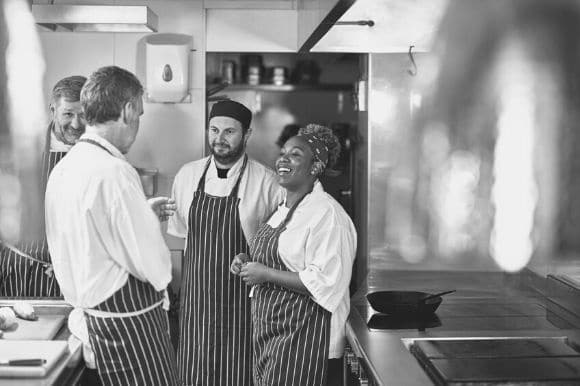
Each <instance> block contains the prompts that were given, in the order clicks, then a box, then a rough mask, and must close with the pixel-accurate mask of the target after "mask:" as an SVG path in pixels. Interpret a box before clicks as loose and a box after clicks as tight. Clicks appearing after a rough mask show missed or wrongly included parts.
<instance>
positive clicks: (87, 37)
mask: <svg viewBox="0 0 580 386" xmlns="http://www.w3.org/2000/svg"><path fill="white" fill-rule="evenodd" d="M38 3H41V1H38ZM56 3H58V1H57V2H56ZM69 3H70V2H69ZM76 3H82V2H81V1H77V2H76ZM91 3H92V4H107V3H109V4H110V3H111V2H105V1H94V0H93V1H91ZM131 3H135V4H141V5H148V6H149V7H150V8H151V9H152V10H153V11H154V12H155V13H156V14H157V15H158V16H159V32H170V33H181V34H187V35H191V36H193V48H194V49H195V50H196V51H194V52H192V55H191V73H190V93H191V96H192V101H191V103H184V104H159V103H145V106H144V110H145V113H144V115H143V116H142V117H141V128H140V131H139V135H138V136H137V140H136V141H135V144H134V145H133V147H132V149H131V151H130V152H129V154H128V159H129V161H130V162H131V163H132V164H133V165H135V166H139V167H146V168H157V169H159V172H160V175H159V186H158V193H159V194H168V193H169V191H170V189H171V184H172V182H173V177H174V176H175V173H176V172H177V170H178V169H179V167H180V166H181V165H183V164H184V163H186V162H189V161H191V160H194V159H198V158H200V157H201V156H202V155H203V141H204V129H205V84H204V83H205V49H204V42H205V20H204V19H205V16H204V15H205V12H204V9H203V4H202V1H201V0H199V1H195V0H187V1H162V0H158V1H142V0H140V1H134V2H130V1H124V2H123V5H130V4H131ZM145 36H147V34H141V33H73V32H41V33H40V37H41V42H42V45H43V49H44V56H45V60H46V68H47V70H46V76H45V81H44V88H45V94H46V95H47V96H48V95H49V94H50V90H51V88H52V86H53V85H54V83H55V82H56V81H58V80H59V79H61V78H63V77H65V76H69V75H73V74H79V75H85V76H87V75H89V74H90V73H91V72H92V71H94V70H96V69H97V68H98V67H100V66H105V65H117V66H120V67H123V68H126V69H127V70H129V71H132V72H135V73H136V74H137V76H138V77H139V78H140V79H141V81H142V82H143V83H144V80H145V79H144V76H143V73H144V63H143V62H142V60H141V58H142V57H144V55H143V53H142V49H143V42H142V39H143V38H144V37H145ZM168 244H169V246H170V248H172V249H177V248H182V244H181V243H179V242H177V241H176V240H174V239H169V238H168Z"/></svg>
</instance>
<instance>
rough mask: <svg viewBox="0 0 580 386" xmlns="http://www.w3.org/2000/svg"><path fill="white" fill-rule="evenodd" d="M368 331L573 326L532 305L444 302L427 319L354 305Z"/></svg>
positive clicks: (423, 316) (557, 327) (492, 329)
mask: <svg viewBox="0 0 580 386" xmlns="http://www.w3.org/2000/svg"><path fill="white" fill-rule="evenodd" d="M355 308H356V309H357V311H358V313H359V314H360V315H361V317H362V318H364V320H366V322H367V328H368V329H369V330H370V331H380V330H419V331H425V330H430V329H433V330H436V331H457V330H459V331H463V330H474V331H499V330H506V331H509V330H560V329H567V328H574V326H573V325H571V324H569V323H567V322H566V321H564V320H561V319H559V318H558V317H557V316H555V315H549V317H548V311H547V310H546V308H545V307H544V306H543V305H542V304H540V303H536V302H533V301H529V302H524V303H522V302H517V303H516V302H510V301H509V300H506V301H497V300H493V301H491V300H490V301H489V302H481V301H478V302H473V301H468V300H465V301H462V300H454V301H453V302H449V301H443V303H442V304H441V306H440V307H439V309H438V310H437V311H436V312H435V313H431V314H427V315H405V316H392V315H387V314H382V313H379V312H376V311H375V310H373V308H372V307H371V306H370V305H369V304H368V303H361V304H358V305H355Z"/></svg>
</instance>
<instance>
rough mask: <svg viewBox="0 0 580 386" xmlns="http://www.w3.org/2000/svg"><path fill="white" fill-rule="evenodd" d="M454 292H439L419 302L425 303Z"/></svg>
mask: <svg viewBox="0 0 580 386" xmlns="http://www.w3.org/2000/svg"><path fill="white" fill-rule="evenodd" d="M455 291H456V290H451V291H444V292H439V293H436V294H433V295H429V296H425V297H424V298H423V299H421V302H425V301H427V300H429V299H433V298H436V297H439V296H443V295H447V294H450V293H453V292H455Z"/></svg>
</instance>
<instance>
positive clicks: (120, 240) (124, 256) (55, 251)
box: [45, 133, 171, 308]
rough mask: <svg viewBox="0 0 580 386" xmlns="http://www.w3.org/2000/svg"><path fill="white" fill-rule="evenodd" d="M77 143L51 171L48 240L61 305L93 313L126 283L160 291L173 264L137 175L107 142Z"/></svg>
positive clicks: (47, 220)
mask: <svg viewBox="0 0 580 386" xmlns="http://www.w3.org/2000/svg"><path fill="white" fill-rule="evenodd" d="M81 138H88V139H91V140H94V141H97V142H98V143H99V144H101V145H102V146H103V147H105V148H106V149H107V150H109V152H111V154H112V155H111V154H109V153H108V152H106V151H105V150H104V149H102V148H100V147H98V146H96V145H94V144H90V143H86V142H79V143H77V144H76V145H75V146H73V147H72V149H71V150H70V151H69V153H68V154H67V155H66V156H65V157H64V158H63V159H62V160H61V161H60V162H59V163H58V164H57V165H56V166H55V168H54V169H53V171H52V173H51V175H50V178H49V180H48V184H47V188H46V207H45V214H46V235H47V241H48V247H49V251H50V255H51V257H52V263H53V266H54V273H55V275H56V279H57V280H58V283H59V285H60V288H61V290H62V293H63V295H64V298H65V300H66V301H67V302H69V303H70V304H72V305H73V306H75V307H80V308H91V307H94V306H96V305H97V304H99V303H101V302H103V301H104V300H106V299H107V298H109V297H110V296H111V295H113V293H115V292H116V291H117V290H119V289H120V288H121V287H122V286H123V285H125V283H126V281H127V278H128V275H129V274H132V275H133V276H135V277H136V278H137V279H139V280H142V281H145V282H149V283H151V284H152V285H153V287H155V289H156V290H158V291H161V290H164V289H165V288H166V287H167V285H168V283H169V281H170V280H171V258H170V253H169V249H168V248H167V246H166V245H165V240H164V238H163V235H162V232H161V227H160V223H159V219H158V218H157V216H156V215H155V213H154V212H153V210H152V209H151V207H150V205H149V203H148V202H147V199H146V197H145V194H144V193H143V188H142V186H141V182H140V179H139V175H138V174H137V172H136V170H135V168H133V166H131V165H130V164H129V163H128V162H127V160H126V159H125V157H124V156H123V154H121V152H120V151H119V150H118V149H117V148H116V147H115V146H113V145H112V144H111V143H110V142H108V141H107V140H105V139H103V138H101V137H99V136H98V135H94V134H88V133H85V134H84V135H83V136H82V137H81Z"/></svg>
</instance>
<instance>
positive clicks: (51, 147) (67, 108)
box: [0, 75, 87, 297]
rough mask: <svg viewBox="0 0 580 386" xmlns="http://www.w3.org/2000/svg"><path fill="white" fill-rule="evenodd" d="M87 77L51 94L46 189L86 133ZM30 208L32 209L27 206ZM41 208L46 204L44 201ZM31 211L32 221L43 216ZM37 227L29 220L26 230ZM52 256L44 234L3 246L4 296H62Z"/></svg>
mask: <svg viewBox="0 0 580 386" xmlns="http://www.w3.org/2000/svg"><path fill="white" fill-rule="evenodd" d="M86 80H87V78H85V77H84V76H80V75H73V76H67V77H65V78H62V79H61V80H59V81H58V82H56V84H55V85H54V87H53V89H52V93H51V96H50V106H49V108H50V116H51V120H50V123H49V124H48V127H47V130H46V144H45V151H44V154H43V156H42V169H41V175H40V179H39V180H38V184H39V185H40V186H41V187H42V190H41V191H42V193H43V194H44V188H45V186H46V181H47V180H48V176H49V175H50V173H51V171H52V169H53V168H54V166H55V165H56V164H57V163H58V162H59V161H60V160H61V159H62V158H63V157H64V156H65V155H66V154H67V152H68V151H69V150H70V148H71V147H72V146H73V145H74V144H75V143H76V142H77V141H78V139H79V138H80V136H81V135H82V134H83V133H84V132H85V121H84V115H83V113H82V108H81V102H80V95H81V89H82V87H83V85H84V84H85V82H86ZM27 210H29V211H30V210H31V209H30V208H27ZM41 211H42V212H44V211H43V209H42V203H41ZM43 216H44V213H42V215H41V216H38V215H37V214H36V213H34V214H33V213H29V216H26V217H28V218H31V219H32V220H31V221H36V222H38V221H37V219H38V218H40V219H43V218H44V217H43ZM28 227H37V224H36V223H35V224H31V223H28V224H26V223H25V225H24V227H23V229H27V228H28ZM41 234H42V235H44V230H42V232H41ZM50 267H51V259H50V256H49V254H48V248H47V246H46V241H45V240H44V237H42V238H37V239H35V238H32V239H29V235H27V234H25V235H24V242H23V243H19V245H18V246H17V247H15V246H10V248H8V247H4V246H0V295H2V296H17V297H21V296H22V297H27V296H34V297H45V296H50V297H57V296H62V294H61V292H60V288H59V287H58V283H57V281H56V280H55V279H54V276H53V275H52V274H51V268H50Z"/></svg>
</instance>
